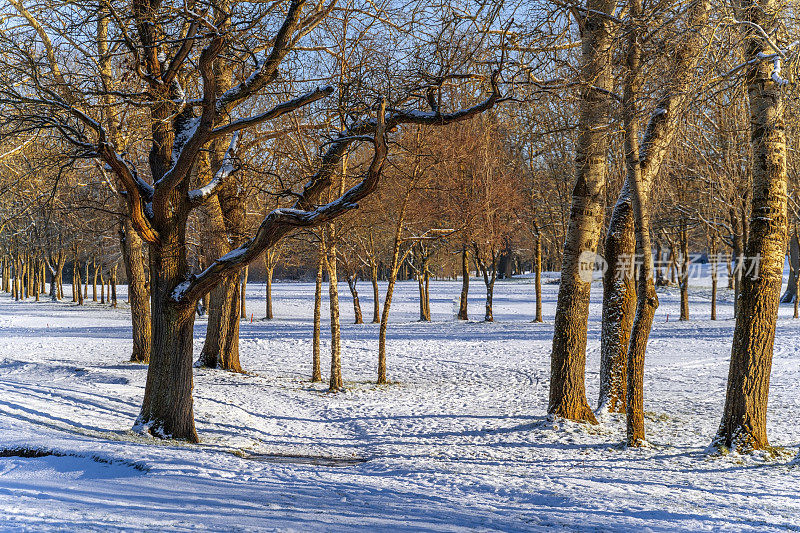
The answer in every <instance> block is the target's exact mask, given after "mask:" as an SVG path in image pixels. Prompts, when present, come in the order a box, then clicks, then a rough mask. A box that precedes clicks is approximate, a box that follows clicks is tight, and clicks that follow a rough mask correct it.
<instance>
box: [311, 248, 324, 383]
mask: <svg viewBox="0 0 800 533" xmlns="http://www.w3.org/2000/svg"><path fill="white" fill-rule="evenodd" d="M324 254H325V245H324V243H322V242H320V244H319V252H318V254H317V279H316V285H315V289H314V334H313V341H312V352H313V353H312V360H311V381H312V382H315V383H316V382H320V381H322V365H321V362H320V330H321V329H322V271H323V267H324V265H325V255H324Z"/></svg>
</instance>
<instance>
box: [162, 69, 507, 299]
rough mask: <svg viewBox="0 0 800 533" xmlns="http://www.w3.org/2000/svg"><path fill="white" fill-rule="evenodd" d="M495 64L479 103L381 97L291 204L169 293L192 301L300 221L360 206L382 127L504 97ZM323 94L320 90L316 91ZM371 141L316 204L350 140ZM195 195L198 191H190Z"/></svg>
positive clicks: (333, 145) (371, 180) (444, 116)
mask: <svg viewBox="0 0 800 533" xmlns="http://www.w3.org/2000/svg"><path fill="white" fill-rule="evenodd" d="M499 75H500V73H499V70H498V71H494V72H493V73H492V76H491V78H490V83H491V94H490V95H489V96H488V97H487V98H486V99H485V100H483V101H481V102H479V103H478V104H476V105H474V106H472V107H468V108H463V109H459V110H456V111H453V112H450V113H442V112H440V111H438V110H436V111H429V112H421V111H412V110H397V109H395V110H391V111H389V110H387V109H386V101H385V99H381V103H380V107H379V109H378V112H377V116H376V117H375V118H370V119H366V120H362V121H360V122H357V123H356V124H354V125H353V126H351V127H349V128H348V129H346V130H345V131H342V132H340V133H339V135H338V136H337V137H336V138H335V139H334V140H333V141H332V142H329V143H327V144H329V145H330V147H329V148H328V150H327V151H326V152H325V154H324V155H323V157H322V162H321V165H320V168H319V170H318V171H317V173H316V174H315V175H314V176H313V177H312V179H311V181H310V182H309V183H308V184H307V185H306V186H305V187H304V189H303V192H302V193H301V194H300V195H299V198H298V200H297V201H296V202H295V204H294V206H292V207H291V208H278V209H274V210H273V211H271V212H270V213H269V214H268V215H267V216H266V217H265V218H264V220H263V221H262V222H261V224H260V226H259V228H258V230H257V231H256V234H255V236H254V237H253V238H252V239H251V240H250V241H248V242H247V243H245V244H243V245H242V246H240V247H239V248H236V249H234V250H232V251H231V252H229V253H228V254H226V255H224V256H223V257H220V258H219V259H217V260H216V261H214V262H213V263H212V264H211V265H210V266H209V267H208V268H206V269H205V270H204V271H203V272H201V273H199V274H197V275H193V276H192V277H191V278H190V279H188V280H186V281H184V282H183V283H181V284H180V285H178V286H177V287H176V289H175V291H174V292H173V294H172V298H173V300H174V301H176V302H178V303H181V304H185V305H193V304H194V303H195V302H196V301H197V300H198V299H199V298H200V297H201V296H202V295H203V294H205V293H207V292H208V291H209V290H210V289H211V288H213V287H214V286H215V285H216V284H217V283H218V282H219V280H220V279H222V278H223V277H224V276H226V275H229V274H232V273H234V272H236V271H238V270H239V269H241V268H242V267H244V266H245V265H247V264H249V263H251V262H252V261H254V260H256V259H257V258H258V257H259V256H260V255H261V254H262V253H263V252H264V250H267V249H269V248H271V247H272V246H275V245H276V244H277V243H278V242H279V241H280V240H281V239H282V238H283V237H284V236H286V235H287V234H289V233H290V232H292V231H293V230H295V229H296V228H299V227H315V226H319V225H321V224H324V223H326V222H330V221H331V220H333V219H335V218H336V217H338V216H340V215H342V214H343V213H345V212H347V211H350V210H351V209H355V208H356V207H358V202H359V201H360V200H362V199H363V198H365V197H367V196H369V195H370V194H371V193H372V192H373V191H374V190H375V188H376V187H377V186H378V181H379V179H380V175H381V171H382V169H383V165H384V163H385V161H386V157H387V145H386V132H387V131H390V130H392V129H394V128H395V127H397V126H400V125H403V124H419V125H446V124H451V123H453V122H458V121H460V120H465V119H467V118H469V117H472V116H475V115H477V114H479V113H482V112H483V111H486V110H487V109H490V108H491V107H492V106H494V105H495V104H496V103H497V102H500V101H502V98H501V94H500V90H499V87H498V83H497V81H498V78H499ZM320 97H321V96H320ZM359 141H371V142H372V143H373V145H374V152H373V156H372V160H371V162H370V165H369V167H368V168H367V170H366V171H365V173H364V174H363V175H362V176H361V178H360V180H359V181H358V183H357V184H356V185H355V186H353V187H352V188H350V189H349V190H347V191H346V192H345V193H344V194H343V195H341V196H340V197H339V198H337V199H335V200H333V201H332V202H329V203H326V204H323V205H320V206H317V207H314V205H315V203H316V201H317V199H318V198H319V197H320V196H321V194H322V192H323V191H325V190H326V189H327V188H328V187H329V186H330V184H331V177H332V175H333V173H334V172H335V171H336V169H337V168H338V164H339V163H340V162H341V159H342V157H343V156H344V154H345V153H346V152H347V149H348V147H349V146H350V145H352V143H354V142H359ZM194 194H195V195H196V196H198V195H201V194H202V193H199V192H198V193H194Z"/></svg>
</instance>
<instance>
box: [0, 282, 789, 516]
mask: <svg viewBox="0 0 800 533" xmlns="http://www.w3.org/2000/svg"><path fill="white" fill-rule="evenodd" d="M706 281H707V280H695V279H693V280H692V281H691V283H693V284H694V285H693V286H692V287H691V294H692V298H691V307H690V312H691V314H692V315H691V320H690V321H688V322H678V321H677V320H676V319H677V317H678V315H679V306H678V298H679V295H678V292H677V289H674V288H672V289H668V290H666V291H663V292H660V293H659V300H660V302H661V306H660V307H659V309H658V311H657V313H656V319H655V324H654V330H653V334H652V336H651V341H650V344H649V349H648V354H647V355H648V360H647V364H646V388H645V408H646V411H647V416H646V421H645V422H646V429H647V439H648V441H649V443H650V447H648V448H644V449H635V450H634V449H630V450H629V449H625V448H624V447H623V446H622V445H621V443H622V442H623V440H624V431H625V429H624V421H623V420H622V419H621V418H619V416H618V415H604V416H603V418H602V420H601V424H600V425H599V426H596V427H589V426H582V425H578V424H573V423H569V422H564V421H561V420H548V419H547V417H546V416H545V409H546V405H547V392H548V372H549V353H550V343H551V340H552V320H553V314H554V310H555V298H556V295H557V291H558V286H557V285H554V284H544V285H543V287H542V290H543V295H544V316H545V320H546V322H545V323H544V324H535V323H532V322H530V318H531V317H532V315H533V312H534V305H533V296H532V295H533V285H532V284H531V280H530V279H520V280H511V281H504V280H499V281H498V282H497V284H496V287H495V310H494V311H495V312H494V316H495V319H496V322H495V323H489V324H486V323H482V322H478V321H471V322H468V323H460V322H456V321H455V320H453V317H454V306H453V302H454V300H455V299H456V298H457V297H458V294H459V292H460V288H461V284H460V282H440V281H434V282H432V285H431V296H432V301H431V310H432V315H433V320H434V322H433V323H420V322H417V318H418V303H417V300H416V297H417V290H418V289H417V286H416V282H401V283H399V284H398V287H397V289H396V292H395V300H394V302H393V309H392V316H391V320H392V323H391V325H390V327H389V330H388V373H389V379H390V380H396V382H395V383H393V384H391V385H388V386H381V387H378V386H376V385H374V379H375V373H376V360H377V337H378V330H377V325H375V324H364V325H353V324H351V323H350V322H352V319H353V311H352V304H351V301H350V299H349V291H347V290H346V287H345V286H344V284H343V285H342V287H341V288H340V291H339V292H340V295H342V300H343V301H342V303H341V312H342V366H343V374H344V378H345V385H346V387H347V391H346V392H345V393H341V394H337V395H329V394H327V393H326V392H325V386H324V385H315V384H310V383H309V382H307V381H306V380H307V377H308V375H309V374H310V359H311V316H312V302H313V290H314V287H313V284H308V283H275V284H274V285H273V289H274V309H275V315H276V316H277V317H278V318H277V319H275V320H273V321H263V320H260V318H261V317H263V313H264V294H263V291H264V286H263V285H261V284H256V283H250V284H248V287H247V289H248V300H247V305H248V319H247V320H246V321H243V322H242V325H241V335H242V341H241V360H242V364H243V366H244V367H245V368H246V369H247V370H248V373H247V374H241V375H237V374H231V373H225V372H220V371H213V370H206V369H196V370H195V394H194V398H195V415H196V419H197V426H198V432H199V434H200V437H201V439H202V441H203V442H202V444H200V445H188V444H184V443H179V442H173V441H165V442H163V441H158V440H154V439H152V438H149V437H145V436H142V435H140V434H137V433H133V432H132V431H131V427H132V425H133V423H134V420H135V418H136V415H137V414H138V408H139V404H140V402H141V399H142V393H143V388H144V382H145V375H146V367H145V366H143V365H133V364H130V363H128V362H127V359H128V357H129V355H130V353H129V351H130V340H129V336H130V325H129V322H128V318H127V310H126V309H125V308H124V304H123V305H122V307H121V308H120V309H116V310H114V309H109V308H107V307H105V306H100V305H99V304H90V305H88V306H85V307H83V308H80V307H77V306H74V305H73V304H71V303H67V302H64V303H51V302H40V303H34V302H30V301H29V302H13V301H11V299H10V298H9V296H8V295H6V294H2V295H0V347H1V348H2V350H1V351H0V449H6V450H7V449H11V448H17V447H20V448H26V449H29V450H30V449H40V450H43V451H48V450H49V451H54V452H56V453H57V455H45V456H42V457H0V509H2V511H3V512H2V513H0V530H2V531H7V530H43V529H64V528H67V529H82V530H85V529H91V530H96V529H111V530H121V529H124V530H129V529H133V530H165V529H169V530H178V531H185V530H191V529H208V530H217V531H219V530H226V531H228V530H241V531H256V530H275V529H277V530H281V531H292V530H296V531H308V530H337V531H338V530H361V531H375V530H400V531H422V530H424V531H473V530H479V531H521V530H524V531H544V530H548V531H550V530H555V531H558V530H580V531H600V530H602V531H609V530H611V531H681V530H683V531H701V530H709V531H712V530H713V531H786V530H796V528H797V524H798V523H800V492H798V489H797V487H798V482H799V481H800V471H798V469H797V467H796V466H794V464H793V459H794V457H795V456H796V454H797V451H798V447H799V446H800V427H798V425H797V424H796V416H797V415H796V413H797V410H798V404H800V395H799V394H798V392H797V383H798V378H800V366H799V365H798V364H797V359H798V352H800V347H798V344H797V342H796V339H797V338H798V333H800V331H798V330H800V321H796V320H792V319H791V312H792V310H791V306H789V305H783V306H781V311H780V313H781V316H780V320H779V324H778V335H777V339H776V343H775V359H774V365H773V377H772V384H771V398H770V412H769V435H770V439H771V442H772V444H774V445H778V446H783V447H785V449H786V453H785V454H782V455H781V454H779V456H778V457H776V458H765V457H741V456H735V455H729V456H725V457H717V456H709V455H708V454H707V453H706V451H705V450H706V447H707V446H708V444H709V443H710V442H711V439H712V437H713V435H714V433H715V430H716V427H717V424H718V423H719V419H720V415H721V409H722V404H723V401H724V393H725V378H726V375H727V366H728V359H729V351H730V341H731V333H732V329H733V320H732V318H731V315H732V308H731V300H732V298H731V294H730V291H728V290H727V289H724V288H722V289H721V290H720V292H721V298H722V301H720V302H719V306H718V316H719V317H720V320H718V321H716V322H711V321H709V320H708V319H707V316H708V314H709V309H710V304H709V301H708V299H707V298H708V294H709V293H710V289H709V288H708V287H707V284H706ZM725 281H726V280H725V278H724V276H723V277H722V279H721V282H720V286H721V287H724V285H725V283H724V282H725ZM360 286H361V288H362V294H361V295H360V296H361V301H362V308H363V311H364V315H365V318H366V319H367V320H368V319H369V318H371V314H372V307H371V304H372V302H371V291H370V290H367V289H368V288H369V285H368V284H364V283H363V282H362V284H361V285H360ZM471 288H472V291H471V299H470V313H471V316H472V317H473V318H476V319H478V318H480V317H482V316H483V290H482V288H483V287H482V286H481V285H479V284H477V283H476V284H474V285H473V286H472V287H471ZM65 289H66V290H67V291H69V287H65ZM384 290H385V286H384V285H383V284H382V285H381V291H382V293H383V291H384ZM601 292H602V291H601V286H600V285H599V284H598V283H595V284H594V285H593V290H592V304H591V308H590V311H591V318H590V325H589V342H588V354H587V355H588V359H587V389H588V398H589V401H590V403H592V404H594V403H595V402H596V399H597V394H598V370H599V344H600V343H599V331H600V320H599V318H600V301H599V298H600V296H601ZM323 293H327V291H323ZM68 296H69V295H68ZM120 298H121V301H123V302H124V298H125V288H124V287H120ZM68 299H69V298H67V300H68ZM251 313H252V314H253V315H254V320H253V322H250V314H251ZM326 314H327V311H326V312H324V313H323V317H324V316H325V315H326ZM323 326H324V327H323V356H324V354H325V350H326V349H327V347H328V339H329V331H328V330H327V325H326V324H323ZM204 330H205V319H203V320H198V322H197V325H196V344H195V354H196V355H197V354H199V352H200V348H201V346H202V340H203V337H204V335H205V331H204ZM326 362H327V361H326V360H325V359H323V370H324V374H326V375H327V364H325V363H326ZM0 455H2V454H0Z"/></svg>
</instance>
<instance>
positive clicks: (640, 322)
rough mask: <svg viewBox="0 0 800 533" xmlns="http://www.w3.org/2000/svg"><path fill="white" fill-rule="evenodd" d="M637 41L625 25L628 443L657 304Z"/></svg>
mask: <svg viewBox="0 0 800 533" xmlns="http://www.w3.org/2000/svg"><path fill="white" fill-rule="evenodd" d="M630 9H631V14H630V16H631V18H632V19H637V20H638V19H639V18H640V17H641V3H640V1H639V0H632V1H631V2H630ZM641 53H642V51H641V44H640V36H639V28H638V26H634V27H633V28H628V53H627V63H628V74H627V78H626V82H625V89H624V93H623V100H622V108H623V121H624V128H625V166H626V174H627V175H626V181H627V182H629V183H631V184H632V186H633V187H632V188H633V194H632V206H633V214H634V220H635V228H636V249H637V251H638V253H639V254H640V255H641V257H642V266H641V272H640V273H639V279H638V287H637V290H636V314H635V315H634V318H633V326H632V329H631V336H630V344H629V346H628V354H627V358H628V360H627V390H626V395H625V396H626V397H625V401H626V414H627V417H626V420H627V424H626V435H627V444H628V446H634V447H635V446H641V445H643V444H644V443H645V431H644V359H645V351H646V349H647V340H648V338H649V336H650V330H651V329H652V326H653V316H654V315H655V311H656V308H657V307H658V297H657V296H656V289H655V284H654V283H653V255H652V253H653V252H652V245H651V243H650V217H649V212H648V206H647V198H648V196H649V194H648V193H649V191H648V190H647V189H646V187H648V185H649V184H646V183H645V179H644V177H643V175H642V174H643V173H642V164H641V163H642V161H641V158H640V152H639V127H638V125H639V118H638V113H637V109H636V107H637V100H638V98H639V96H640V90H641V85H642V68H641Z"/></svg>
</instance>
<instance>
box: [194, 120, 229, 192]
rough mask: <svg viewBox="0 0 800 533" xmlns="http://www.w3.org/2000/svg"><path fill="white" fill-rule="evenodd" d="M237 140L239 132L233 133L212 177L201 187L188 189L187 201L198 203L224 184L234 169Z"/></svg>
mask: <svg viewBox="0 0 800 533" xmlns="http://www.w3.org/2000/svg"><path fill="white" fill-rule="evenodd" d="M238 142H239V133H238V132H237V133H234V134H233V138H232V139H231V143H230V145H229V146H228V149H227V150H226V151H225V156H224V157H223V158H222V164H221V165H220V167H219V170H217V172H216V173H215V174H214V177H213V178H212V179H211V181H209V182H208V183H207V184H206V185H204V186H203V187H200V188H199V189H195V190H193V191H189V201H190V202H191V203H192V204H193V205H199V204H201V203H203V202H204V201H206V200H207V199H208V198H211V197H212V196H214V195H215V194H216V193H217V191H218V190H219V189H220V187H222V186H223V185H224V184H225V181H226V180H227V178H228V177H229V176H230V175H232V174H233V173H234V172H235V171H236V164H235V162H234V161H235V159H236V146H237V144H238Z"/></svg>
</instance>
